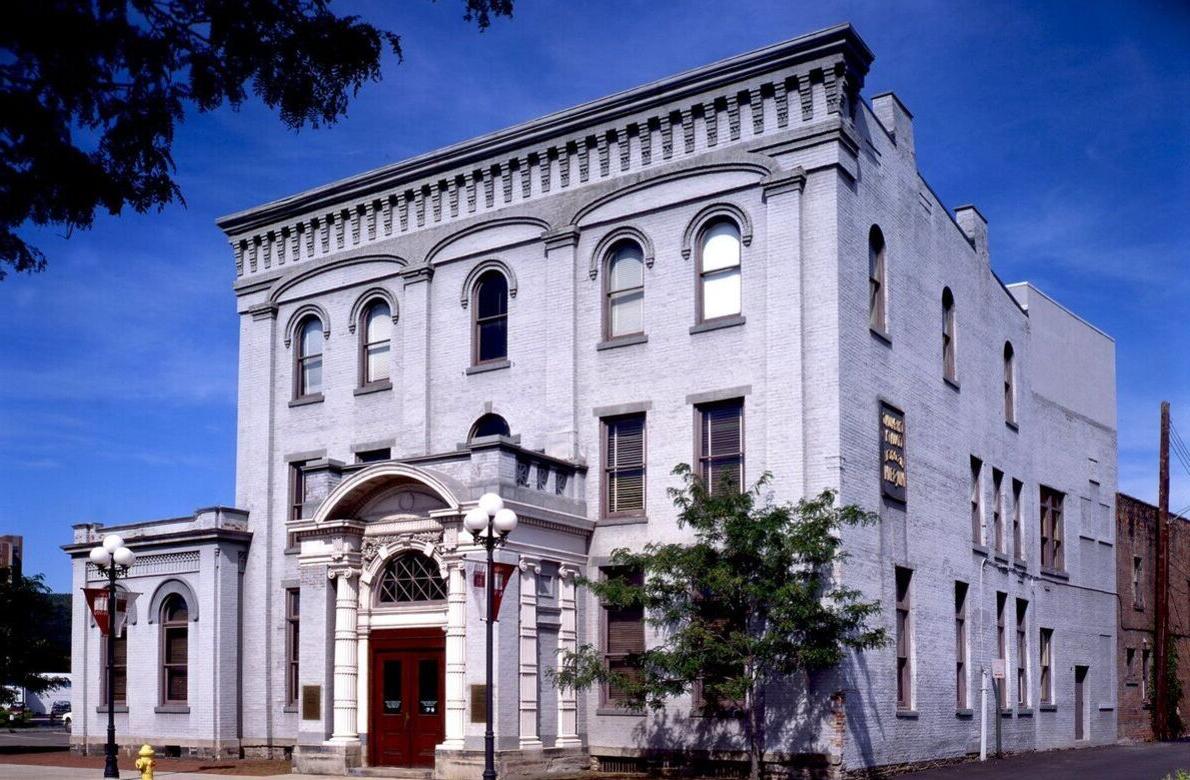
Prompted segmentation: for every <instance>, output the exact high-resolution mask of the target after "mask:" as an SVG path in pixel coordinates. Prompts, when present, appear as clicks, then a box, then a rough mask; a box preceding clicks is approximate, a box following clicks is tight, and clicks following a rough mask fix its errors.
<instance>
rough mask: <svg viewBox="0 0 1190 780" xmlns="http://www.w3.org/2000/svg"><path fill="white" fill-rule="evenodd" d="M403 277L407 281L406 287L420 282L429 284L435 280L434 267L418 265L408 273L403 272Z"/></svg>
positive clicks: (407, 271)
mask: <svg viewBox="0 0 1190 780" xmlns="http://www.w3.org/2000/svg"><path fill="white" fill-rule="evenodd" d="M401 276H402V278H404V280H405V286H406V287H409V286H410V285H414V284H417V283H419V282H426V283H427V284H428V283H429V282H431V281H433V279H434V266H432V265H417V266H414V267H412V268H410V269H408V270H406V271H402V272H401Z"/></svg>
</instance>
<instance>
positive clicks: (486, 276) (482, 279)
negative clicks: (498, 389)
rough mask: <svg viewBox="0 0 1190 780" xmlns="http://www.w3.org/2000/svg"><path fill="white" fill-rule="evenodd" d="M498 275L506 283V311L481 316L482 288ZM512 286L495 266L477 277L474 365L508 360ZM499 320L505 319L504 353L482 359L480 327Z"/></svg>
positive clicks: (473, 304) (473, 297) (473, 303)
mask: <svg viewBox="0 0 1190 780" xmlns="http://www.w3.org/2000/svg"><path fill="white" fill-rule="evenodd" d="M497 276H498V277H500V279H501V280H502V281H503V283H504V311H503V312H501V313H499V314H492V315H487V316H483V317H481V316H480V314H479V293H480V290H481V289H482V288H483V286H484V284H485V283H486V280H490V279H493V278H495V277H497ZM510 287H511V285H510V284H509V280H508V277H507V276H505V275H504V274H503V273H502V272H501V271H499V270H497V269H495V268H489V269H488V270H486V271H484V272H483V273H481V274H480V275H479V278H477V279H476V280H475V284H474V285H473V286H472V288H471V365H472V366H487V365H492V364H495V363H503V362H505V361H507V360H508V343H509V340H510V339H509V336H510V335H511V334H510V333H509V331H508V324H509V317H508V309H509V305H508V303H509V298H510V297H511V296H510V295H509V293H508V291H509V289H510ZM499 320H503V321H504V354H502V355H498V356H496V357H490V358H485V359H483V360H481V359H480V357H479V356H480V354H481V353H482V349H481V335H480V334H481V331H480V328H481V326H483V325H486V324H488V323H491V322H496V321H499Z"/></svg>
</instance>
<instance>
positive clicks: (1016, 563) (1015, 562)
mask: <svg viewBox="0 0 1190 780" xmlns="http://www.w3.org/2000/svg"><path fill="white" fill-rule="evenodd" d="M1012 565H1013V566H1015V567H1016V568H1018V569H1020V570H1021V571H1027V570H1028V569H1029V564H1027V563H1025V562H1024V561H1022V560H1021V559H1020V558H1016V559H1014V560H1013V561H1012Z"/></svg>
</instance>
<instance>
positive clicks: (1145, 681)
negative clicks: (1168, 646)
mask: <svg viewBox="0 0 1190 780" xmlns="http://www.w3.org/2000/svg"><path fill="white" fill-rule="evenodd" d="M1152 655H1153V651H1152V650H1150V649H1149V648H1147V647H1145V648H1142V649H1141V651H1140V700H1141V701H1143V702H1144V703H1145V704H1148V703H1149V659H1151V658H1152Z"/></svg>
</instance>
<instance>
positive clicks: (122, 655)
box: [99, 633, 128, 707]
mask: <svg viewBox="0 0 1190 780" xmlns="http://www.w3.org/2000/svg"><path fill="white" fill-rule="evenodd" d="M112 667H113V669H114V671H115V677H116V684H115V685H114V686H113V687H112V691H113V692H114V693H115V699H116V706H123V705H126V704H127V703H128V634H127V633H125V634H124V635H123V636H118V637H116V652H115V653H114V654H113V655H112ZM99 697H100V698H99V703H100V705H101V706H104V707H106V706H107V637H106V636H100V637H99Z"/></svg>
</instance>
